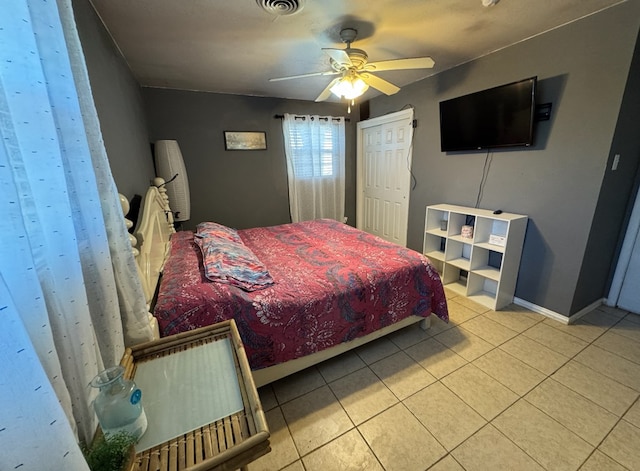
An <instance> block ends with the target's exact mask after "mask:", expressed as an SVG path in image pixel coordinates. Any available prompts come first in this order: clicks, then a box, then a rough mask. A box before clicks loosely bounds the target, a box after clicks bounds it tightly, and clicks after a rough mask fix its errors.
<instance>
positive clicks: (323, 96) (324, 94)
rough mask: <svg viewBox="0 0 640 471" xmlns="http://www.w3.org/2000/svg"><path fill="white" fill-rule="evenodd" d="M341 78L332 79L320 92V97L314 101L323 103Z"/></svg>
mask: <svg viewBox="0 0 640 471" xmlns="http://www.w3.org/2000/svg"><path fill="white" fill-rule="evenodd" d="M341 78H342V77H338V78H335V79H333V80H332V81H331V82H330V83H329V85H327V86H326V87H325V89H324V90H322V92H321V93H320V95H318V98H316V100H315V101H325V100H326V99H327V98H329V97H330V96H331V87H333V86H334V85H335V84H336V83H337V82H338V80H340V79H341Z"/></svg>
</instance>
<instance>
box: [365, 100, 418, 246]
mask: <svg viewBox="0 0 640 471" xmlns="http://www.w3.org/2000/svg"><path fill="white" fill-rule="evenodd" d="M412 122H413V110H412V109H409V110H404V111H400V112H398V113H393V114H390V115H385V116H383V117H380V118H374V119H370V120H367V121H361V122H359V123H358V149H357V155H358V178H357V202H356V204H357V221H356V226H357V227H358V228H359V229H362V230H364V231H366V232H369V233H371V234H374V235H377V236H379V237H382V238H383V239H385V240H388V241H390V242H395V243H397V244H400V245H403V246H406V244H407V223H408V216H409V191H410V185H411V171H410V169H411V142H412V132H413V126H412Z"/></svg>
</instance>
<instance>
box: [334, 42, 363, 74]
mask: <svg viewBox="0 0 640 471" xmlns="http://www.w3.org/2000/svg"><path fill="white" fill-rule="evenodd" d="M344 52H346V53H347V55H348V56H349V59H350V60H351V64H343V63H341V62H339V61H336V60H334V59H333V58H331V59H330V61H329V62H330V64H331V67H333V69H334V70H337V71H338V72H342V71H343V70H345V69H350V68H354V67H355V68H356V69H361V68H362V67H364V65H365V64H366V63H367V59H368V58H369V56H368V55H367V53H366V52H364V51H363V50H362V49H355V48H351V47H349V48H347V49H345V50H344Z"/></svg>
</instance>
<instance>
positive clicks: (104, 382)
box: [91, 366, 147, 440]
mask: <svg viewBox="0 0 640 471" xmlns="http://www.w3.org/2000/svg"><path fill="white" fill-rule="evenodd" d="M91 386H93V387H94V388H98V389H99V390H100V392H99V393H98V396H97V397H96V398H95V400H94V401H93V408H94V410H95V411H96V415H97V416H98V422H100V427H101V428H102V432H103V433H104V435H105V437H108V436H109V435H115V434H117V433H120V432H126V433H128V434H129V435H131V436H133V437H134V438H135V439H136V440H138V439H139V438H140V437H141V436H142V434H144V432H145V431H146V430H147V416H146V415H145V413H144V408H143V407H142V391H140V389H139V388H138V387H137V386H136V383H134V382H133V381H132V380H129V379H125V378H124V368H123V367H122V366H114V367H112V368H108V369H106V370H104V371H102V372H100V373H99V374H98V375H97V376H96V377H95V378H93V380H91Z"/></svg>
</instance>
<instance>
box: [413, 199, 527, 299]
mask: <svg viewBox="0 0 640 471" xmlns="http://www.w3.org/2000/svg"><path fill="white" fill-rule="evenodd" d="M528 220H529V219H528V218H527V216H523V215H520V214H510V213H501V214H494V213H493V211H490V210H486V209H476V208H467V207H464V206H454V205H450V204H438V205H434V206H427V214H426V217H425V227H424V246H423V252H424V254H425V255H426V256H427V257H428V258H429V260H431V262H432V264H433V265H434V266H435V267H436V269H437V270H438V272H439V273H440V276H441V277H442V283H443V284H444V285H445V286H446V287H447V288H449V289H451V290H452V291H454V292H455V293H458V294H460V295H463V296H467V297H468V298H470V299H472V300H474V301H476V302H478V303H480V304H482V305H483V306H486V307H488V308H490V309H493V310H499V309H502V308H504V307H505V306H507V305H509V304H511V303H512V302H513V293H514V291H515V288H516V281H517V279H518V269H519V267H520V257H521V255H522V245H523V244H524V235H525V232H526V230H527V221H528ZM444 221H446V223H444ZM465 225H472V226H473V236H472V238H466V237H462V226H465Z"/></svg>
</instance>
